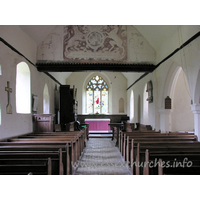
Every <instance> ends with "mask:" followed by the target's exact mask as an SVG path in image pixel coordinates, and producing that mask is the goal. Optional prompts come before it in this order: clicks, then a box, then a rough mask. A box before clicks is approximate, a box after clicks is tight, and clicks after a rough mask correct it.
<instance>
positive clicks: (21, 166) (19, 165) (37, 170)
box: [0, 157, 58, 175]
mask: <svg viewBox="0 0 200 200" xmlns="http://www.w3.org/2000/svg"><path fill="white" fill-rule="evenodd" d="M57 163H58V159H57V160H56V159H53V160H52V159H51V158H48V159H25V158H24V159H16V158H15V157H14V158H4V159H0V175H27V174H30V173H31V174H34V175H52V174H56V169H58V166H56V164H57Z"/></svg>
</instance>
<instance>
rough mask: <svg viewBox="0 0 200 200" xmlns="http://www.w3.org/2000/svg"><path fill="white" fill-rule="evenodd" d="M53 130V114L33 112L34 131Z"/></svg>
mask: <svg viewBox="0 0 200 200" xmlns="http://www.w3.org/2000/svg"><path fill="white" fill-rule="evenodd" d="M54 130H55V114H34V115H33V131H34V132H53V131H54Z"/></svg>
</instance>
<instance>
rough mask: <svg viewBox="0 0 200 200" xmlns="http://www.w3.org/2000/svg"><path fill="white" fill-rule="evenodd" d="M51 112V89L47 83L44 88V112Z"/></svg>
mask: <svg viewBox="0 0 200 200" xmlns="http://www.w3.org/2000/svg"><path fill="white" fill-rule="evenodd" d="M49 112H50V99H49V89H48V86H47V84H45V86H44V90H43V114H49Z"/></svg>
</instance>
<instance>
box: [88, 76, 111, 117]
mask: <svg viewBox="0 0 200 200" xmlns="http://www.w3.org/2000/svg"><path fill="white" fill-rule="evenodd" d="M86 96H87V101H86V102H87V113H103V114H105V113H108V85H107V83H106V82H105V81H104V79H103V78H102V77H101V76H94V77H93V78H92V79H91V80H90V81H89V82H88V84H87V87H86Z"/></svg>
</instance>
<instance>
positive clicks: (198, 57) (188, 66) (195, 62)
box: [127, 26, 200, 131]
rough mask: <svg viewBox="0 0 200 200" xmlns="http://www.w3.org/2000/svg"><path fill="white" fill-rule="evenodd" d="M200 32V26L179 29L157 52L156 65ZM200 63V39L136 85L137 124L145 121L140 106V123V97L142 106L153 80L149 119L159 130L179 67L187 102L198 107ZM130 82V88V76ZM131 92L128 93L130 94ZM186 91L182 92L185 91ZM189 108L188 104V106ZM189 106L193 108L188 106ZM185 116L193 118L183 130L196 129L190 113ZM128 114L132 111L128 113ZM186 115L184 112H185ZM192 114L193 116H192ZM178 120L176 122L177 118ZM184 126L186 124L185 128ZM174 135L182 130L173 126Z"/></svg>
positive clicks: (179, 27) (129, 80) (129, 79)
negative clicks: (152, 97)
mask: <svg viewBox="0 0 200 200" xmlns="http://www.w3.org/2000/svg"><path fill="white" fill-rule="evenodd" d="M199 30H200V28H199V26H178V28H177V32H176V33H174V35H173V36H172V37H170V38H168V39H166V41H164V42H163V44H161V45H160V48H159V50H158V51H157V52H156V53H157V54H156V63H159V62H160V61H162V60H163V59H164V58H165V57H167V56H168V55H169V54H171V53H172V52H173V51H174V50H175V49H177V48H179V47H180V46H181V45H182V44H183V43H184V42H185V41H187V40H188V39H190V38H191V37H192V36H193V35H194V34H196V33H197V32H198V31H199ZM199 63H200V38H199V37H198V38H197V39H195V40H194V41H193V42H191V43H190V44H189V45H188V46H186V47H184V49H182V50H181V51H179V52H178V53H176V54H175V55H174V56H172V57H171V58H170V59H168V60H167V61H165V62H164V63H162V64H161V65H160V66H159V67H158V68H157V69H156V70H155V71H154V72H153V73H150V74H149V75H148V76H146V77H145V78H143V79H142V80H140V81H139V82H138V83H136V84H135V85H134V86H133V87H131V88H130V89H133V91H134V96H135V106H136V109H135V120H136V121H135V122H139V121H140V122H141V123H142V121H143V119H142V114H141V113H142V105H140V107H141V110H140V119H138V117H139V116H138V115H139V114H138V110H139V109H138V108H137V107H138V97H139V96H140V102H141V104H142V101H143V98H142V91H143V88H144V85H145V83H146V82H147V81H148V78H149V79H152V80H153V88H154V90H153V94H154V102H153V103H152V104H149V119H150V120H151V122H149V123H150V124H151V125H152V126H153V127H154V126H155V128H156V129H157V130H159V129H160V114H159V110H160V109H163V108H164V98H166V96H167V95H169V94H170V92H171V84H172V81H173V77H174V75H175V73H176V70H177V69H178V67H179V66H181V67H182V68H183V70H184V72H185V75H186V78H187V81H188V84H189V95H190V96H189V99H188V102H190V101H191V100H192V101H193V102H194V103H195V102H197V104H198V103H199V102H198V101H199V99H198V98H196V100H195V98H194V97H195V88H196V84H197V76H198V73H199V69H200V66H199ZM127 78H128V81H127V82H128V86H129V85H131V84H132V83H133V82H134V80H132V79H131V77H130V76H127ZM130 89H129V90H130ZM182 89H183V88H182ZM129 90H128V92H127V97H129V96H130V94H129ZM127 101H128V102H127V105H129V98H127ZM187 105H188V103H187ZM184 106H185V104H183V105H182V108H183V107H184ZM189 106H190V104H189ZM136 110H137V111H136ZM182 110H183V109H179V111H182ZM184 112H186V115H188V116H190V119H191V120H190V122H189V124H190V125H188V126H187V127H186V126H184V127H183V128H184V129H185V130H193V127H194V126H192V125H191V123H192V116H191V112H190V111H189V110H188V111H184ZM127 113H129V111H128V110H127ZM182 113H183V112H182ZM189 113H190V114H189ZM174 120H175V118H174ZM176 123H179V124H183V123H184V122H183V123H182V122H178V120H177V121H176ZM184 125H185V124H184ZM173 130H174V131H178V130H181V128H180V127H177V126H175V125H174V128H173Z"/></svg>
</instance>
